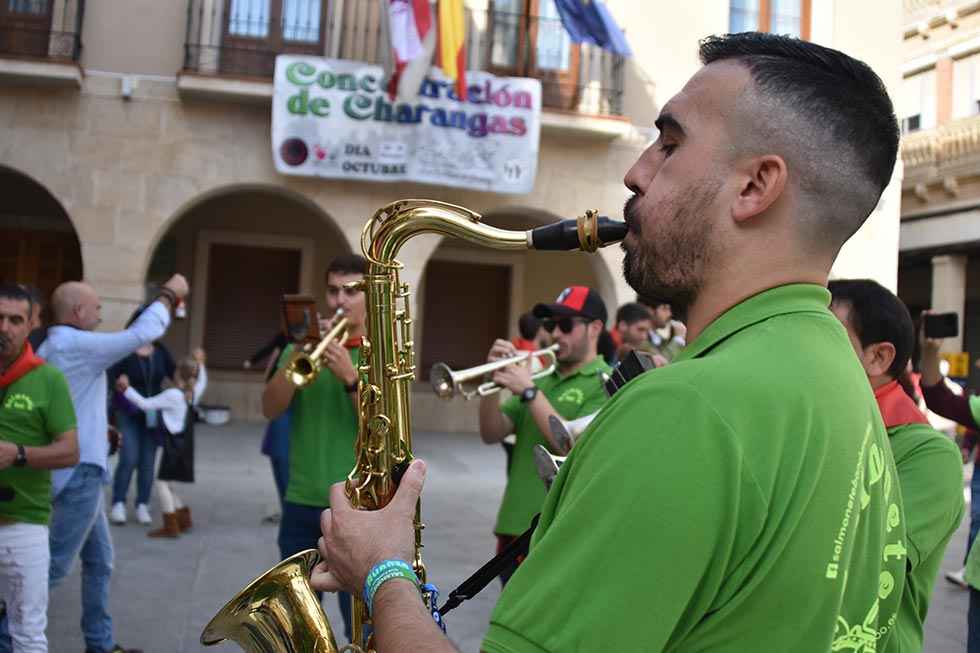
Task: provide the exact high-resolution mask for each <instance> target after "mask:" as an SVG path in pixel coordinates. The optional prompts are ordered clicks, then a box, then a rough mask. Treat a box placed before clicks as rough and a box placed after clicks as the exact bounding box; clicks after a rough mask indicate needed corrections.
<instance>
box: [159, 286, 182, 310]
mask: <svg viewBox="0 0 980 653" xmlns="http://www.w3.org/2000/svg"><path fill="white" fill-rule="evenodd" d="M160 297H166V299H167V301H168V302H170V310H171V311H173V310H174V309H175V308H177V293H175V292H174V291H173V290H171V289H170V288H167V287H166V286H161V287H160V291H159V293H157V298H158V299H159V298H160Z"/></svg>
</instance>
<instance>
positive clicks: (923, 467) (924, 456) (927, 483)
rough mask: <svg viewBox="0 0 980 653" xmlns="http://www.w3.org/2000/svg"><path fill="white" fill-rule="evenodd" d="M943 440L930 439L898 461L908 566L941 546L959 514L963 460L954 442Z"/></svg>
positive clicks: (961, 502) (953, 529) (955, 526)
mask: <svg viewBox="0 0 980 653" xmlns="http://www.w3.org/2000/svg"><path fill="white" fill-rule="evenodd" d="M943 440H945V441H943ZM943 440H938V439H933V440H931V441H930V442H929V443H928V444H926V445H923V446H921V447H919V448H918V449H916V450H915V451H913V452H912V453H910V454H909V455H907V456H905V459H904V460H901V461H898V477H899V480H900V482H901V486H902V502H903V504H904V507H905V519H906V524H905V530H906V533H908V539H909V542H910V543H911V546H910V547H909V564H910V566H911V568H912V569H915V568H916V567H917V566H918V565H919V562H920V561H921V560H922V559H923V558H926V557H928V556H929V555H930V554H932V552H933V551H935V550H936V548H937V547H939V546H941V545H945V543H946V541H947V540H948V539H949V536H950V535H952V533H953V531H955V530H956V528H957V526H959V523H960V519H961V518H962V516H963V462H962V459H961V457H960V452H959V451H958V450H957V448H956V445H955V444H954V443H953V442H952V441H951V440H947V439H946V438H945V436H943Z"/></svg>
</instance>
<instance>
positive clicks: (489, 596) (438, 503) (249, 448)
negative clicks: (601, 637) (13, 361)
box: [48, 423, 967, 653]
mask: <svg viewBox="0 0 980 653" xmlns="http://www.w3.org/2000/svg"><path fill="white" fill-rule="evenodd" d="M261 428H262V426H261V425H259V424H254V423H236V424H231V425H228V426H223V427H208V426H201V427H200V428H199V430H198V460H197V473H198V481H197V483H194V484H192V485H186V486H180V485H178V492H179V493H180V494H181V496H182V497H184V498H185V499H186V500H187V503H188V504H189V505H190V506H191V507H192V508H193V511H194V520H195V529H194V532H192V533H189V534H186V535H184V536H182V537H181V538H180V539H178V540H151V539H149V538H147V537H146V536H145V530H146V529H145V528H143V527H142V526H139V525H138V524H136V523H135V522H131V523H129V524H127V525H126V526H122V527H113V529H112V533H113V538H114V541H115V546H116V568H115V572H114V574H113V586H112V599H111V607H112V614H113V618H114V620H115V629H116V637H117V639H118V640H119V642H120V643H122V644H124V645H128V646H141V647H143V649H144V650H145V651H146V652H147V653H175V652H180V653H184V652H191V651H195V652H196V651H204V650H215V651H237V650H239V649H238V648H237V646H235V645H234V644H225V645H222V646H218V647H214V648H211V649H204V648H203V647H202V646H201V645H200V644H198V637H199V636H200V633H201V630H203V628H204V625H205V624H206V623H207V621H208V620H209V619H210V618H211V616H212V615H214V613H215V612H216V611H217V610H218V609H219V608H220V607H221V606H222V605H223V604H224V603H225V602H226V601H227V600H228V599H229V598H231V597H232V596H233V595H234V594H235V593H236V592H237V591H238V590H239V589H240V588H241V587H243V586H244V585H245V584H246V583H247V582H248V581H249V580H251V579H252V578H253V577H254V576H256V575H258V574H259V573H260V572H261V571H264V570H265V569H267V568H268V567H270V566H272V565H273V564H275V563H276V561H277V560H278V558H277V548H276V527H275V526H270V525H264V524H262V523H261V520H262V517H263V516H265V515H267V514H269V513H270V512H272V511H273V509H274V507H275V504H276V498H275V489H274V487H273V484H272V474H271V471H270V470H269V466H268V461H267V459H266V458H265V457H264V456H262V455H261V454H260V453H259V443H260V440H261V435H262V433H261ZM415 440H416V452H417V453H418V455H420V456H421V457H424V458H425V459H426V461H427V462H428V463H429V474H428V478H427V481H426V492H425V500H424V501H423V516H424V519H425V521H426V524H427V529H426V531H425V533H424V536H423V540H424V542H425V543H426V547H425V550H424V556H423V557H424V559H425V561H426V563H427V565H428V567H429V570H430V578H431V580H433V581H434V582H435V583H437V584H438V585H439V587H440V589H442V590H443V592H444V593H448V591H449V590H451V589H452V588H454V587H455V586H456V584H458V583H459V582H460V581H461V580H462V579H463V578H465V577H466V576H467V575H469V574H470V573H472V571H473V570H474V569H476V568H477V567H478V566H479V565H480V564H482V563H483V562H485V561H486V560H487V559H488V558H489V557H490V555H492V554H493V552H494V544H495V543H494V540H493V538H492V536H491V530H492V527H493V522H494V518H495V516H496V510H497V506H498V503H499V500H500V495H501V492H502V490H503V482H504V454H503V450H502V449H501V448H500V447H496V446H494V447H487V446H485V445H483V444H482V443H481V442H480V440H479V438H478V437H477V436H475V435H449V434H439V433H418V434H416V436H415ZM114 464H115V462H114V461H113V465H114ZM153 508H154V516H155V517H156V518H157V519H159V516H158V515H157V514H156V506H155V505H154V506H153ZM965 540H966V521H965V520H964V523H963V526H961V528H960V532H959V533H957V534H956V535H955V536H954V538H953V541H952V542H951V544H950V546H949V549H948V551H947V554H946V562H947V564H946V568H955V567H956V566H957V564H958V563H959V561H961V560H962V558H963V549H964V546H965ZM498 596H499V585H498V584H497V583H493V584H491V585H490V586H489V587H488V588H487V589H486V590H484V592H483V593H482V594H481V595H480V596H478V597H477V598H475V599H473V600H471V601H469V602H467V603H464V604H463V605H462V606H461V607H459V608H457V609H456V610H455V611H454V612H453V613H451V614H450V615H449V616H448V621H449V632H450V636H451V637H452V639H453V641H454V642H456V644H457V645H458V646H459V648H460V650H462V651H464V652H467V653H469V652H476V651H479V645H480V640H481V639H482V636H483V633H484V632H485V630H486V624H487V619H488V618H489V615H490V611H491V609H492V607H493V605H494V603H495V602H496V600H497V597H498ZM79 597H80V589H79V573H78V569H77V567H76V569H75V571H74V572H73V573H72V575H71V576H69V578H68V579H66V581H65V583H64V585H62V586H61V587H59V588H58V589H57V590H55V591H54V592H53V593H52V596H51V605H50V609H49V625H48V637H49V642H50V650H51V651H52V653H63V652H72V651H78V652H79V653H80V652H81V651H83V650H84V645H83V642H82V637H81V633H80V630H79V627H78V622H79V618H80V615H81V607H80V598H79ZM966 602H967V597H966V593H965V592H964V591H962V590H959V589H956V588H953V587H952V586H950V585H949V584H948V583H947V582H946V581H944V580H942V579H939V581H938V583H937V588H936V592H935V595H934V598H933V604H932V609H931V611H930V615H929V620H928V622H927V634H926V645H925V651H927V653H954V652H955V653H961V652H963V651H965V650H966V644H965V642H966V619H965V614H966ZM324 604H325V606H326V611H327V614H328V616H329V618H330V621H331V623H332V624H335V627H337V628H338V629H339V628H341V627H342V626H341V624H342V622H341V620H340V615H339V612H338V610H337V608H336V602H335V600H334V599H333V598H332V597H329V596H328V597H326V598H325V600H324Z"/></svg>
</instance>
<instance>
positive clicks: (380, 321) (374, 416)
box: [201, 200, 627, 653]
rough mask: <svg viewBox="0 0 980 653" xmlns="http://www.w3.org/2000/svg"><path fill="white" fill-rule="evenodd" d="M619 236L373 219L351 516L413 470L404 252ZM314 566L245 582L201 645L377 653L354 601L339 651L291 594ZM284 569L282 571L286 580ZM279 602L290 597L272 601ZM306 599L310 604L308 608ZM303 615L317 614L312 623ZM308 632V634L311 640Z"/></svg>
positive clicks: (581, 242)
mask: <svg viewBox="0 0 980 653" xmlns="http://www.w3.org/2000/svg"><path fill="white" fill-rule="evenodd" d="M626 232H627V227H626V224H625V223H623V222H620V221H615V220H610V219H609V218H604V217H599V216H598V215H597V214H596V212H595V211H587V212H586V213H585V215H584V216H581V217H579V218H578V219H576V220H562V221H560V222H557V223H554V224H551V225H546V226H544V227H539V228H537V229H531V230H528V231H512V230H507V229H498V228H496V227H491V226H489V225H485V224H483V223H482V222H481V216H480V214H478V213H475V212H473V211H470V210H468V209H465V208H463V207H460V206H455V205H453V204H447V203H445V202H438V201H434V200H399V201H397V202H393V203H391V204H389V205H387V206H385V207H383V208H381V209H379V210H378V211H377V212H375V214H374V216H372V218H371V219H370V220H369V221H368V222H367V224H365V225H364V229H363V231H362V232H361V251H362V252H363V253H364V257H365V258H366V259H367V261H368V271H367V274H365V275H364V280H363V281H362V282H360V287H361V288H362V289H363V291H364V293H365V301H366V306H367V325H366V327H367V328H366V332H367V333H366V336H365V337H364V340H363V342H362V345H361V364H360V368H359V370H358V372H359V375H360V379H359V383H358V423H359V428H358V434H357V440H356V442H355V464H354V468H353V469H352V470H351V472H350V474H349V475H348V477H347V481H346V492H347V496H348V498H349V499H350V501H351V503H352V505H353V506H354V507H355V508H358V509H361V510H378V509H380V508H383V507H384V506H386V505H387V504H388V502H389V501H391V499H392V497H393V496H394V494H395V490H396V489H397V484H398V480H399V479H400V478H401V475H402V474H403V473H404V471H405V469H407V467H408V465H409V463H410V462H411V461H412V432H411V414H410V398H411V384H412V382H413V381H414V380H415V346H414V343H413V342H412V318H411V313H410V307H409V295H410V293H409V288H408V284H406V283H402V282H401V280H400V278H399V272H400V271H401V269H402V267H403V266H402V264H401V263H399V262H398V260H397V259H396V258H395V257H396V256H397V254H398V252H399V250H400V249H401V247H402V246H403V245H404V244H405V243H406V242H407V241H408V240H410V239H411V238H413V237H415V236H417V235H420V234H425V233H431V234H439V235H443V236H453V237H456V238H461V239H463V240H467V241H470V242H473V243H476V244H479V245H484V246H486V247H490V248H493V249H503V250H526V249H540V250H560V251H565V250H576V249H578V250H583V251H587V252H595V251H596V250H597V249H598V248H599V247H603V246H605V245H609V244H612V243H615V242H619V241H620V240H622V239H623V238H624V237H625V236H626ZM420 504H421V502H419V504H417V505H416V508H415V520H414V526H415V555H414V559H413V560H412V561H411V562H412V566H413V568H414V570H415V573H416V574H417V575H418V578H419V581H420V583H421V585H422V587H423V590H422V599H423V601H424V602H425V605H426V607H427V609H428V610H429V612H433V611H434V610H435V609H436V606H435V605H433V603H434V600H435V597H434V596H433V595H432V592H431V591H430V590H429V589H427V588H426V586H425V584H426V569H425V564H424V563H423V562H422V529H423V528H424V526H423V524H422V519H421V505H420ZM304 556H305V557H304ZM315 558H316V552H315V551H312V550H310V551H305V552H302V553H300V554H297V555H296V556H293V558H289V559H287V560H284V561H283V562H281V563H279V565H276V567H273V568H272V569H271V570H269V571H268V572H266V573H265V574H263V575H262V576H260V577H259V578H258V579H256V580H255V581H253V582H252V583H250V584H249V585H248V586H246V588H245V589H243V590H242V591H241V592H239V594H238V595H237V596H236V597H235V598H233V599H232V600H231V601H230V602H229V603H228V604H227V605H226V606H225V607H224V608H223V609H222V610H221V611H220V612H219V613H218V614H217V615H216V616H215V617H214V619H212V622H211V623H210V624H209V625H208V627H207V628H206V629H205V631H204V633H203V634H202V636H201V643H202V644H205V645H209V644H212V643H217V642H218V641H221V640H222V639H225V638H230V639H234V640H235V641H236V642H238V643H239V645H240V646H242V648H243V649H245V650H246V651H255V652H259V651H262V652H266V651H293V650H316V651H323V652H324V653H336V652H337V651H339V650H349V651H352V652H353V653H372V652H373V651H375V648H374V641H373V635H372V628H371V618H370V615H369V614H368V611H367V606H366V605H365V603H364V601H363V600H361V599H360V597H359V596H358V595H356V594H355V595H354V596H352V597H351V598H352V599H353V605H352V633H353V637H354V639H353V641H352V642H351V643H350V644H349V645H347V646H345V647H344V648H343V649H338V648H337V645H336V643H335V641H334V636H333V633H332V631H331V629H330V625H329V623H327V622H326V619H325V618H324V617H323V613H322V610H320V609H319V604H318V603H317V602H316V598H315V594H313V592H312V590H311V589H310V588H309V584H308V583H307V584H306V587H305V588H302V587H299V588H297V582H296V578H297V577H302V576H303V573H304V572H305V573H306V574H307V576H308V574H309V569H310V568H311V567H312V564H313V563H315ZM283 568H288V572H289V573H285V572H284V571H283ZM284 576H288V578H289V579H290V582H289V583H285V582H282V581H281V580H279V579H281V578H283V577H284ZM273 589H279V590H281V591H280V592H274V591H272V590H273ZM281 593H286V594H288V596H285V597H284V596H278V594H281ZM296 593H303V594H304V596H303V597H302V600H300V599H297V597H296V596H295V594H296ZM305 594H308V595H309V596H313V600H312V602H311V601H310V600H309V597H308V596H305ZM311 605H314V606H315V608H313V607H311ZM296 606H303V607H302V608H299V607H296ZM310 611H315V612H319V614H318V615H313V614H309V612H310ZM274 621H276V623H272V622H274ZM310 629H313V631H314V632H313V633H312V634H311V633H310V632H309V631H310ZM257 633H260V634H261V641H260V638H258V636H257ZM301 637H302V638H305V639H304V640H303V641H304V642H311V641H314V640H315V641H316V642H317V645H316V647H315V648H313V647H311V646H310V645H309V644H308V643H307V644H306V645H305V646H301V647H300V648H296V645H297V641H298V638H301Z"/></svg>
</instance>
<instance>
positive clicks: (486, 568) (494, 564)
mask: <svg viewBox="0 0 980 653" xmlns="http://www.w3.org/2000/svg"><path fill="white" fill-rule="evenodd" d="M540 516H541V514H540V513H539V514H537V515H535V516H534V518H533V519H532V520H531V528H529V529H527V530H526V531H524V532H523V533H522V534H521V535H520V536H518V538H517V539H516V540H514V541H513V542H511V543H510V544H508V545H507V546H506V547H505V548H504V550H503V551H501V552H500V553H498V554H497V555H495V556H494V557H493V558H491V559H490V561H489V562H487V563H486V564H485V565H483V566H482V567H480V568H479V569H477V570H476V573H474V574H473V575H472V576H470V577H469V578H467V579H466V580H464V581H463V582H462V583H460V585H459V587H457V588H456V589H454V590H453V591H452V592H450V593H449V598H448V599H446V602H445V603H444V604H443V606H442V607H441V608H439V610H438V614H440V615H442V616H445V615H446V613H448V612H449V611H450V610H452V609H453V608H456V607H458V606H459V605H460V604H461V603H462V602H463V601H468V600H469V599H472V598H473V597H474V596H476V595H477V594H479V593H480V592H482V591H483V588H484V587H486V586H487V585H489V584H490V583H491V582H492V581H493V579H494V578H496V577H497V576H499V575H500V572H502V571H503V570H504V569H506V568H507V567H508V566H509V565H510V564H511V563H513V562H514V561H515V560H517V559H518V558H520V557H521V556H524V555H527V552H528V549H529V548H530V545H531V535H533V534H534V529H535V528H537V526H538V517H540Z"/></svg>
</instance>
